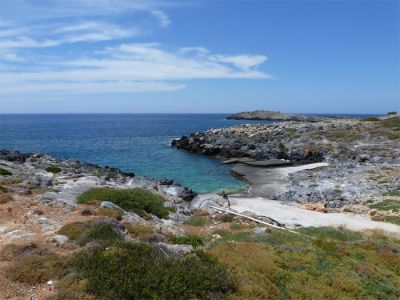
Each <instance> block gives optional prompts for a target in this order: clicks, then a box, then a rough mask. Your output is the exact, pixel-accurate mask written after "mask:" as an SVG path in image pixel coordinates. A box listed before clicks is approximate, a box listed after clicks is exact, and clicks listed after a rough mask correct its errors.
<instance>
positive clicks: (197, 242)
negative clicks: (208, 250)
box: [171, 235, 203, 248]
mask: <svg viewBox="0 0 400 300" xmlns="http://www.w3.org/2000/svg"><path fill="white" fill-rule="evenodd" d="M171 240H172V242H173V243H174V244H179V245H192V246H193V248H197V247H200V246H203V239H202V238H201V237H199V236H196V235H188V236H175V237H173V238H172V239H171Z"/></svg>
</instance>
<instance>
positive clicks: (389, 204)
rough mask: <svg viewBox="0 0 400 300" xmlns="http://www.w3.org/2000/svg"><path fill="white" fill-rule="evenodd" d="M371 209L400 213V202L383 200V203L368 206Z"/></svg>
mask: <svg viewBox="0 0 400 300" xmlns="http://www.w3.org/2000/svg"><path fill="white" fill-rule="evenodd" d="M368 207H369V208H374V209H377V210H382V211H388V210H391V211H393V212H398V211H400V201H397V200H383V201H381V202H377V203H374V204H370V205H368Z"/></svg>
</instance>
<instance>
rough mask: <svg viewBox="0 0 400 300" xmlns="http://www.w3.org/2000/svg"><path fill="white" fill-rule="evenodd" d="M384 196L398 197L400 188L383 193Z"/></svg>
mask: <svg viewBox="0 0 400 300" xmlns="http://www.w3.org/2000/svg"><path fill="white" fill-rule="evenodd" d="M383 195H384V196H392V197H400V190H396V191H391V192H387V193H385V194H383Z"/></svg>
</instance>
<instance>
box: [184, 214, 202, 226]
mask: <svg viewBox="0 0 400 300" xmlns="http://www.w3.org/2000/svg"><path fill="white" fill-rule="evenodd" d="M184 224H187V225H191V226H204V225H206V224H207V218H206V217H202V216H192V217H190V218H189V219H187V220H186V221H185V222H184Z"/></svg>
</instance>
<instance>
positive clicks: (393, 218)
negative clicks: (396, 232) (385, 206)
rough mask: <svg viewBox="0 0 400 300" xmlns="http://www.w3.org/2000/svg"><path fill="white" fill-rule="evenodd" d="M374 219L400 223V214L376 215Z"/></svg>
mask: <svg viewBox="0 0 400 300" xmlns="http://www.w3.org/2000/svg"><path fill="white" fill-rule="evenodd" d="M372 220H374V221H379V222H388V223H393V224H397V225H400V216H376V217H372Z"/></svg>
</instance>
